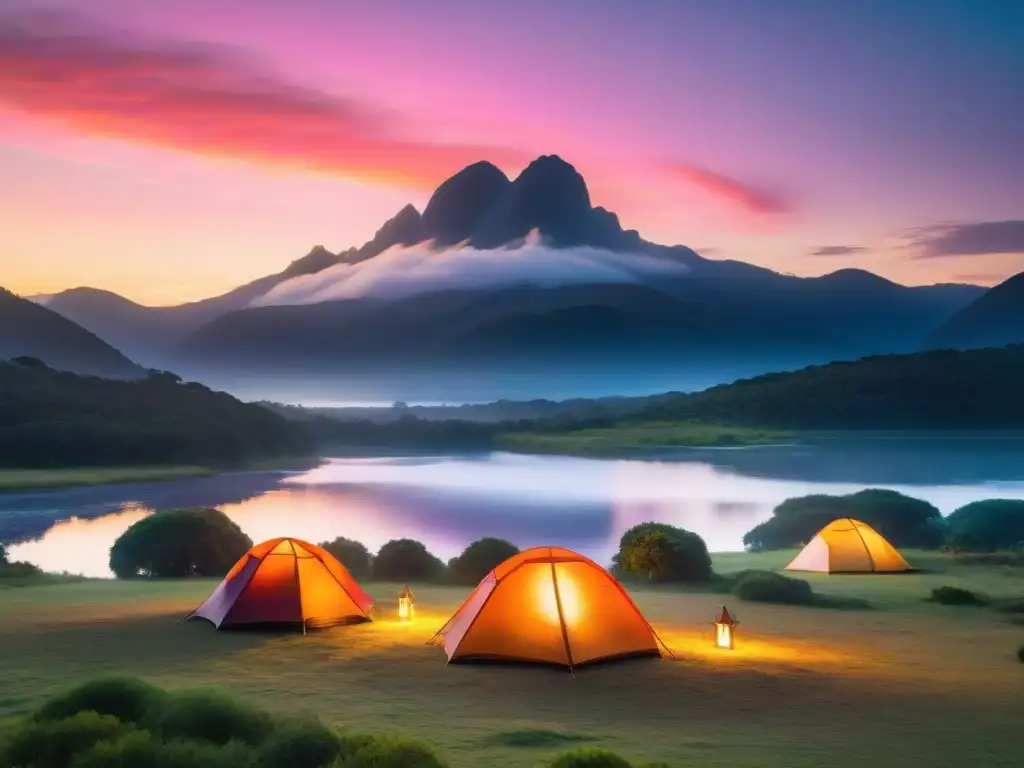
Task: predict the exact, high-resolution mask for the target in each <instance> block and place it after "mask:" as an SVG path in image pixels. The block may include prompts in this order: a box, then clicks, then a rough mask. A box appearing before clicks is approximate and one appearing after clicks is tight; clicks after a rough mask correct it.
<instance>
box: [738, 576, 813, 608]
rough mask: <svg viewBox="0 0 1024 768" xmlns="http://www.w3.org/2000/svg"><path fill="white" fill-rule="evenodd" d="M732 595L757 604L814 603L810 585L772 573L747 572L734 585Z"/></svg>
mask: <svg viewBox="0 0 1024 768" xmlns="http://www.w3.org/2000/svg"><path fill="white" fill-rule="evenodd" d="M732 593H733V594H734V595H736V597H738V598H739V599H740V600H747V601H750V602H755V603H780V604H784V605H811V604H813V603H814V590H812V589H811V585H810V583H808V582H806V581H804V580H803V579H794V578H790V577H789V576H783V575H782V574H780V573H773V572H771V571H747V572H746V573H744V574H742V575H740V577H739V578H738V579H737V580H736V583H735V584H733V587H732Z"/></svg>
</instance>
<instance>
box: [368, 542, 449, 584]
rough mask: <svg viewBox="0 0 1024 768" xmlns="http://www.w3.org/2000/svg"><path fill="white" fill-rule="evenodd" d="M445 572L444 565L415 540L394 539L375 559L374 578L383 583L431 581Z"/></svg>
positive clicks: (382, 548) (381, 549)
mask: <svg viewBox="0 0 1024 768" xmlns="http://www.w3.org/2000/svg"><path fill="white" fill-rule="evenodd" d="M443 572H444V563H442V562H441V561H440V560H439V559H438V558H436V557H434V556H433V555H432V554H430V553H429V552H428V551H427V548H426V547H425V546H423V544H422V543H420V542H418V541H414V540H413V539H392V540H391V541H389V542H387V543H386V544H385V545H384V546H383V547H381V548H380V552H378V553H377V556H376V557H375V558H374V559H373V577H374V578H375V579H381V580H383V581H431V580H433V579H436V578H438V577H439V576H440V575H441V574H442V573H443Z"/></svg>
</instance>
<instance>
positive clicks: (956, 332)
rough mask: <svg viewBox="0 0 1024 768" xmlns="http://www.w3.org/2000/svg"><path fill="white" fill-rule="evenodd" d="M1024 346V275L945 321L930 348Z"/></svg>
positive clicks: (1004, 284)
mask: <svg viewBox="0 0 1024 768" xmlns="http://www.w3.org/2000/svg"><path fill="white" fill-rule="evenodd" d="M1021 343H1024V272H1021V273H1019V274H1017V275H1014V276H1013V277H1011V278H1009V279H1008V280H1005V281H1004V282H1002V283H1000V284H999V285H997V286H995V287H994V288H992V289H990V290H989V291H987V292H986V293H985V294H983V295H982V296H981V297H980V298H978V299H977V301H974V302H973V303H971V304H970V305H969V306H967V307H964V308H963V309H962V310H960V311H959V312H957V313H956V314H955V315H953V317H951V318H950V319H949V320H948V321H946V322H945V323H944V324H943V325H942V327H940V328H939V329H938V330H937V331H936V332H935V333H933V334H932V335H931V336H930V337H929V338H928V342H927V346H929V347H932V348H942V347H947V348H952V349H971V348H977V347H1001V346H1005V345H1007V344H1021Z"/></svg>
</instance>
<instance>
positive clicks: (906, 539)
mask: <svg viewBox="0 0 1024 768" xmlns="http://www.w3.org/2000/svg"><path fill="white" fill-rule="evenodd" d="M840 517H850V518H853V519H854V520H860V521H861V522H864V523H867V524H868V525H870V526H871V527H872V528H874V529H875V530H877V531H878V532H879V533H880V534H882V535H883V536H885V538H887V539H888V540H889V541H890V542H892V544H893V545H894V546H896V547H916V548H921V549H935V548H937V547H940V546H942V544H943V542H944V541H945V526H944V523H943V519H942V515H941V513H940V512H939V510H938V509H937V508H936V507H935V506H933V505H932V504H929V503H928V502H927V501H922V500H921V499H915V498H912V497H910V496H905V495H903V494H902V493H897V492H896V491H888V490H882V489H878V488H868V489H866V490H863V491H858V492H857V493H851V494H848V495H846V496H829V495H826V494H814V495H811V496H800V497H796V498H792V499H786V500H785V501H784V502H782V503H781V504H779V506H777V507H776V508H775V509H774V511H773V512H772V517H771V518H770V519H768V520H766V521H765V522H763V523H761V524H760V525H758V526H755V527H754V528H752V529H751V530H749V531H747V533H746V534H745V535H744V536H743V544H744V546H746V548H747V549H749V550H754V551H757V550H765V549H789V548H792V547H798V546H800V545H802V544H804V543H806V542H808V541H810V540H811V539H812V538H814V536H815V534H817V533H818V531H820V530H821V529H822V528H824V527H825V526H826V525H828V524H829V523H831V522H832V521H833V520H835V519H836V518H840Z"/></svg>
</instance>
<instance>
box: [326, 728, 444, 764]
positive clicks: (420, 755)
mask: <svg viewBox="0 0 1024 768" xmlns="http://www.w3.org/2000/svg"><path fill="white" fill-rule="evenodd" d="M334 768H448V764H447V763H446V762H445V761H444V760H442V759H441V758H440V757H439V756H438V755H437V753H436V752H434V750H433V749H431V748H430V747H428V746H427V745H426V744H421V743H419V742H417V741H408V740H406V739H402V738H399V737H396V736H372V737H365V736H363V737H359V738H356V739H354V740H348V741H343V743H342V751H341V757H340V758H338V760H337V761H336V762H335V763H334Z"/></svg>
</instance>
